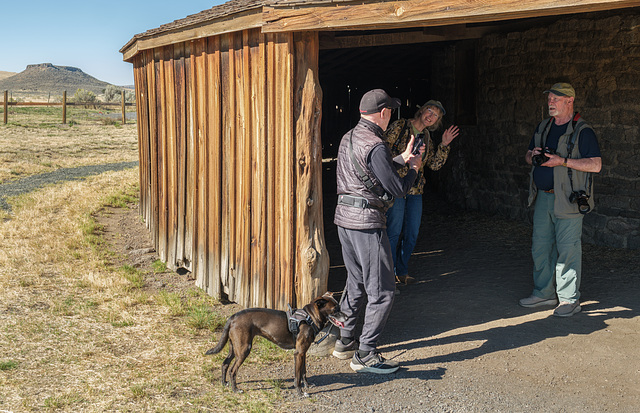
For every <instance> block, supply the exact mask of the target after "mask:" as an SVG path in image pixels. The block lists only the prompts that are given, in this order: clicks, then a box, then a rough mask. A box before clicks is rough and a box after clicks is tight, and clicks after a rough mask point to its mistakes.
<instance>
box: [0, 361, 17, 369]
mask: <svg viewBox="0 0 640 413" xmlns="http://www.w3.org/2000/svg"><path fill="white" fill-rule="evenodd" d="M17 368H18V362H17V361H13V360H7V361H0V371H9V370H13V369H17Z"/></svg>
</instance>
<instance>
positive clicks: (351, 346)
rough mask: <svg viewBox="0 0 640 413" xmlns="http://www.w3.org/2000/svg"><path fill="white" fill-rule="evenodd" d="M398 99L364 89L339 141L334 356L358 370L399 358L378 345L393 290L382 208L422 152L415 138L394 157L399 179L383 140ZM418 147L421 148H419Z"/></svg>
mask: <svg viewBox="0 0 640 413" xmlns="http://www.w3.org/2000/svg"><path fill="white" fill-rule="evenodd" d="M398 107H400V100H399V99H394V98H391V97H389V95H388V94H387V93H386V92H385V91H384V90H382V89H374V90H371V91H369V92H367V93H365V94H364V96H363V97H362V99H361V101H360V115H361V118H360V121H359V122H358V124H357V125H356V126H355V128H353V129H352V130H350V131H349V132H347V133H346V134H345V135H344V136H343V138H342V141H341V142H340V148H339V150H338V166H337V169H336V176H337V192H338V204H337V206H336V213H335V219H334V223H335V224H336V225H337V226H338V236H339V238H340V243H341V245H342V256H343V259H344V263H345V267H346V269H347V282H346V286H345V290H344V294H343V297H342V301H341V307H340V308H341V310H342V311H343V312H344V314H345V315H346V316H347V321H346V323H345V326H344V328H341V329H340V338H339V339H338V340H337V341H336V344H335V348H334V352H333V355H334V356H336V357H338V358H341V359H347V358H350V357H352V355H353V357H352V360H351V368H352V369H353V370H355V371H356V372H369V373H378V374H387V373H393V372H395V371H396V370H398V367H399V366H398V363H397V362H394V361H391V360H385V359H384V357H382V356H381V355H380V353H379V352H378V351H377V348H376V345H377V341H378V338H379V337H380V334H381V333H382V331H383V329H384V326H385V324H386V322H387V318H388V317H389V313H390V312H391V307H392V305H393V297H394V292H395V278H394V274H393V260H392V256H391V247H390V244H389V238H388V237H387V231H386V216H385V212H386V210H387V209H388V208H389V206H390V205H391V203H392V202H393V198H397V197H403V196H405V195H406V193H407V192H408V191H409V189H410V188H411V185H413V182H414V181H415V179H416V176H417V170H418V168H419V167H420V160H421V157H420V155H419V154H418V155H414V154H412V152H413V151H412V147H413V140H414V139H413V138H412V139H411V141H410V142H409V145H408V147H407V150H406V151H405V152H404V153H403V154H402V155H401V156H400V157H398V158H397V159H395V161H396V162H400V163H407V164H408V165H409V166H410V167H411V170H410V171H409V173H408V174H407V175H406V176H405V177H404V178H401V177H400V176H399V175H398V173H397V172H396V167H395V166H394V160H393V159H392V158H391V152H390V151H389V148H388V147H387V145H385V143H384V141H383V132H384V130H385V129H386V128H387V125H388V124H389V120H390V119H391V114H392V112H393V109H396V108H398ZM420 150H421V152H422V151H424V148H421V149H420ZM365 298H366V299H367V305H366V309H365V316H364V325H363V327H362V334H361V335H360V340H359V344H358V340H357V339H356V338H355V327H356V320H357V318H358V314H359V313H360V311H361V310H362V308H363V304H364V302H365Z"/></svg>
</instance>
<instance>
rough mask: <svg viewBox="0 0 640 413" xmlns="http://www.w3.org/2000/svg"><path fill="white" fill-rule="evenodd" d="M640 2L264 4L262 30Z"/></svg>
mask: <svg viewBox="0 0 640 413" xmlns="http://www.w3.org/2000/svg"><path fill="white" fill-rule="evenodd" d="M636 6H640V0H494V1H486V0H449V1H442V0H405V1H365V2H358V3H351V2H349V3H347V2H345V3H333V2H331V3H326V4H324V3H323V4H318V3H316V4H313V3H311V4H309V5H308V6H305V5H303V4H300V5H298V6H297V7H295V8H290V7H287V6H280V7H278V6H275V7H274V6H271V7H265V8H264V13H263V16H264V25H263V26H262V31H263V32H265V33H268V32H291V31H304V30H321V31H322V30H366V29H371V30H374V29H376V30H381V29H395V28H407V27H421V26H442V25H450V24H463V23H482V22H491V21H500V20H510V19H522V18H530V17H541V16H551V15H559V14H570V13H585V12H593V11H603V10H612V9H620V8H626V7H636Z"/></svg>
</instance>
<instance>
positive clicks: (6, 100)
mask: <svg viewBox="0 0 640 413" xmlns="http://www.w3.org/2000/svg"><path fill="white" fill-rule="evenodd" d="M8 116H9V91H8V90H5V91H4V124H5V125H6V124H7V118H8Z"/></svg>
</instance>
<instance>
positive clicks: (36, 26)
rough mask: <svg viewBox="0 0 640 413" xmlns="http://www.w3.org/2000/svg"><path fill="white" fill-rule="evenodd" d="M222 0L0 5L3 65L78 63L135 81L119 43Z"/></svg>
mask: <svg viewBox="0 0 640 413" xmlns="http://www.w3.org/2000/svg"><path fill="white" fill-rule="evenodd" d="M222 3H224V1H223V0H208V1H203V0H182V1H175V0H172V1H171V0H153V1H151V0H130V1H122V0H111V1H105V2H97V1H95V0H67V1H63V2H56V1H52V0H44V1H43V0H18V1H3V2H2V5H0V22H1V23H0V27H2V33H3V40H2V41H0V71H6V72H16V73H19V72H22V71H23V70H25V69H26V67H27V65H29V64H36V63H52V64H54V65H58V66H73V67H78V68H80V69H82V70H83V71H84V72H85V73H87V74H89V75H91V76H93V77H95V78H98V79H100V80H103V81H105V82H109V83H112V84H114V85H118V86H124V85H132V84H133V65H132V64H131V63H127V62H124V61H123V60H122V54H121V53H120V52H119V50H120V48H122V46H124V45H125V44H126V43H127V42H128V41H129V40H131V38H132V37H133V36H134V35H136V34H138V33H142V32H145V31H147V30H149V29H154V28H156V27H159V26H160V25H162V24H165V23H170V22H172V21H174V20H178V19H181V18H183V17H186V16H187V15H190V14H194V13H198V12H200V11H202V10H206V9H210V8H211V7H213V6H216V5H218V4H222Z"/></svg>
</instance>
